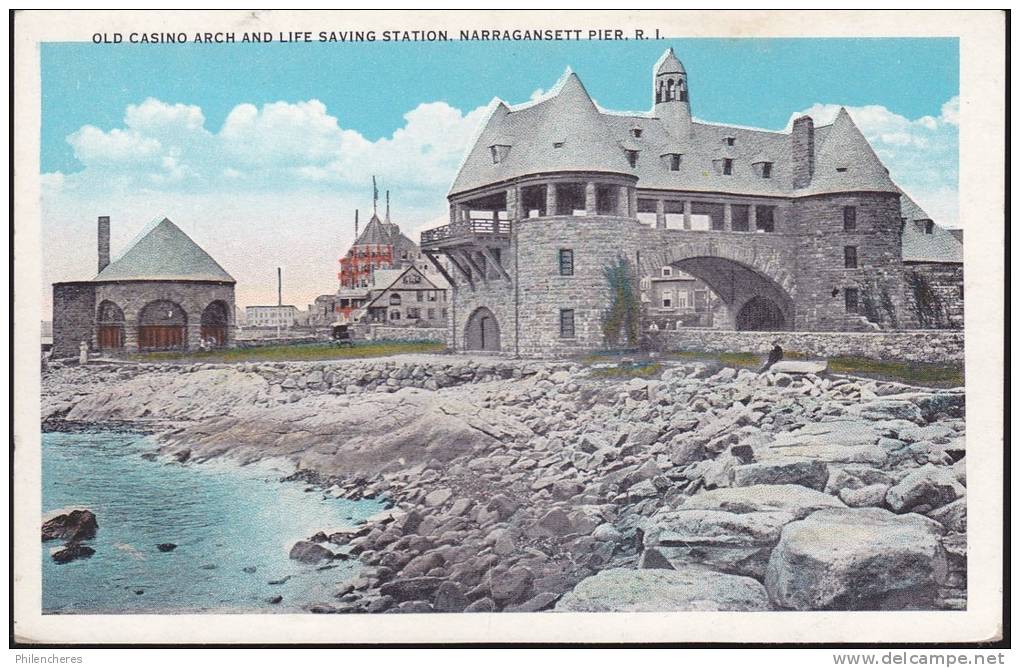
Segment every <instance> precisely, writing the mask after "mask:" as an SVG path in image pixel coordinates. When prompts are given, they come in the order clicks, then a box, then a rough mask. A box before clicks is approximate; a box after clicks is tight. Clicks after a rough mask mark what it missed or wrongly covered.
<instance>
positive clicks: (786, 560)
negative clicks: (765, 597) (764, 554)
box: [765, 508, 945, 610]
mask: <svg viewBox="0 0 1020 668" xmlns="http://www.w3.org/2000/svg"><path fill="white" fill-rule="evenodd" d="M941 534H942V528H941V527H940V526H939V525H938V524H937V523H936V522H933V521H932V520H929V519H927V518H924V517H921V516H920V515H913V514H912V515H895V514H894V513H891V512H889V511H888V510H883V509H879V508H856V509H849V508H846V509H844V508H832V509H827V510H820V511H818V512H816V513H813V514H812V515H810V516H808V517H807V518H805V519H803V520H800V521H798V522H793V523H791V524H788V525H787V526H786V527H785V528H784V529H783V533H782V537H781V538H780V540H779V544H778V545H777V546H776V548H775V550H773V552H772V556H771V558H770V559H769V564H768V570H767V572H766V574H765V586H766V588H767V589H768V592H769V597H770V598H771V599H772V602H773V603H774V604H776V605H777V606H779V607H781V608H786V609H793V610H886V609H929V608H931V607H932V606H933V603H934V596H935V590H936V585H935V579H934V578H935V573H936V570H937V569H939V568H942V567H943V564H942V562H943V561H944V559H945V555H944V552H943V550H942V549H941V547H940V542H939V538H940V536H941Z"/></svg>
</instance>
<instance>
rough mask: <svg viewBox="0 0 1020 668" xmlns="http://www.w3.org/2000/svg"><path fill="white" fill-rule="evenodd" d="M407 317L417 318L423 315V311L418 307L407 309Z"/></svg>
mask: <svg viewBox="0 0 1020 668" xmlns="http://www.w3.org/2000/svg"><path fill="white" fill-rule="evenodd" d="M407 317H408V318H411V319H412V320H416V319H418V318H420V317H421V311H420V310H419V309H417V308H409V309H407Z"/></svg>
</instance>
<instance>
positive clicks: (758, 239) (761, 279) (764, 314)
mask: <svg viewBox="0 0 1020 668" xmlns="http://www.w3.org/2000/svg"><path fill="white" fill-rule="evenodd" d="M659 232H660V233H661V234H657V235H656V237H655V240H656V241H655V243H657V244H659V245H658V246H657V247H652V248H649V249H647V250H643V251H642V252H641V255H640V258H641V263H640V264H641V267H640V271H641V275H642V276H657V275H659V272H660V270H661V268H662V267H665V266H672V267H675V268H678V269H680V270H681V271H683V272H685V273H687V274H689V275H691V276H693V277H695V278H697V279H700V280H701V281H703V282H704V283H705V285H707V286H708V287H709V289H711V291H712V292H713V293H714V294H715V295H716V296H717V297H718V298H719V299H720V300H721V301H722V303H723V305H724V306H725V316H726V319H727V321H728V322H725V323H723V325H724V326H725V327H728V328H732V329H774V330H779V331H783V330H792V329H794V327H795V324H796V312H795V311H796V309H795V301H794V293H795V288H794V286H795V284H796V282H795V279H794V275H793V272H792V268H793V267H794V258H793V256H792V252H791V251H790V249H789V248H787V247H786V246H784V242H785V240H783V239H777V238H774V237H772V236H770V235H765V234H754V235H752V234H746V235H744V234H740V235H734V234H725V233H724V234H713V233H711V232H703V231H696V232H691V231H686V230H684V231H680V230H661V231H659ZM742 314H743V315H742Z"/></svg>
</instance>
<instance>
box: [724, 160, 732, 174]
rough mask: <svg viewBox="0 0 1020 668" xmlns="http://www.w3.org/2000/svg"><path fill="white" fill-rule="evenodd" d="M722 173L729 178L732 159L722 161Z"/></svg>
mask: <svg viewBox="0 0 1020 668" xmlns="http://www.w3.org/2000/svg"><path fill="white" fill-rule="evenodd" d="M722 173H723V174H725V175H726V176H729V175H730V174H732V173H733V158H724V159H723V161H722Z"/></svg>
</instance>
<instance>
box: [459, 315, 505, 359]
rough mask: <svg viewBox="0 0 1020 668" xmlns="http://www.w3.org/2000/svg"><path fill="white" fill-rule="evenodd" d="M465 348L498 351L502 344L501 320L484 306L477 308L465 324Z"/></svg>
mask: <svg viewBox="0 0 1020 668" xmlns="http://www.w3.org/2000/svg"><path fill="white" fill-rule="evenodd" d="M464 350H486V351H491V352H498V351H500V350H502V348H501V346H500V336H499V321H497V320H496V316H495V315H493V313H492V311H490V310H489V309H487V308H485V307H484V306H482V307H480V308H477V309H475V311H474V312H473V313H472V314H471V317H469V318H468V319H467V324H466V325H465V326H464Z"/></svg>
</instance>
